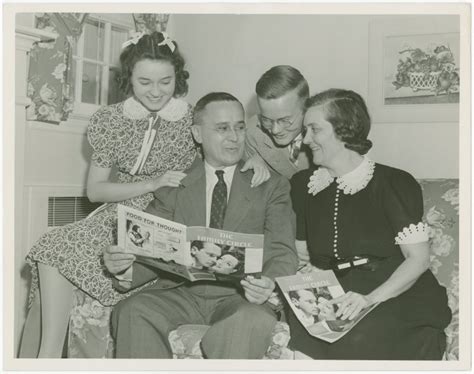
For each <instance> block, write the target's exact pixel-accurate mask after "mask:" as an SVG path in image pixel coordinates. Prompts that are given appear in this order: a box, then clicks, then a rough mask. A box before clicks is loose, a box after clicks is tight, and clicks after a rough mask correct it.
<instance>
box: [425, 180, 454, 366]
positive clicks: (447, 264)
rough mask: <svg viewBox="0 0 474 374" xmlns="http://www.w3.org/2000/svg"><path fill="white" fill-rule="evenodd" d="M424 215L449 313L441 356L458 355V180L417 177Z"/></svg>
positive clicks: (434, 263)
mask: <svg viewBox="0 0 474 374" xmlns="http://www.w3.org/2000/svg"><path fill="white" fill-rule="evenodd" d="M419 183H420V185H421V188H422V190H423V201H424V211H425V217H424V221H425V222H426V223H427V224H428V225H429V227H430V231H429V238H430V248H431V266H430V268H431V271H432V272H433V274H434V275H435V277H436V278H437V279H438V281H439V282H440V283H441V284H442V285H443V286H445V287H446V289H447V293H448V303H449V307H450V308H451V312H452V314H453V317H452V320H451V323H450V324H449V326H448V327H447V328H446V330H445V332H446V336H447V341H446V343H447V346H446V352H445V355H444V358H445V359H446V360H458V359H459V180H458V179H423V180H419Z"/></svg>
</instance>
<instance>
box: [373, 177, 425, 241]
mask: <svg viewBox="0 0 474 374" xmlns="http://www.w3.org/2000/svg"><path fill="white" fill-rule="evenodd" d="M385 179H386V180H385V181H384V182H385V183H383V186H384V187H383V189H384V191H383V195H382V199H383V206H384V211H385V214H386V216H387V218H388V220H389V222H390V225H391V226H392V230H393V233H394V241H395V243H396V244H413V243H421V242H425V241H427V240H428V234H427V232H428V229H427V226H426V225H425V224H424V223H423V222H422V218H423V195H422V192H421V187H420V185H419V184H418V182H417V181H416V180H415V178H413V176H411V175H410V174H409V173H407V172H405V171H402V170H398V169H391V170H390V172H387V173H386V178H385Z"/></svg>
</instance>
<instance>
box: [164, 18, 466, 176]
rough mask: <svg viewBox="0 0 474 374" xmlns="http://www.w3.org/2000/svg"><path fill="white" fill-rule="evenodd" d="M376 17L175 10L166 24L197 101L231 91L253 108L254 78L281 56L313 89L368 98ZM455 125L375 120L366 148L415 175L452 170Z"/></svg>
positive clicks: (455, 160)
mask: <svg viewBox="0 0 474 374" xmlns="http://www.w3.org/2000/svg"><path fill="white" fill-rule="evenodd" d="M376 18H380V17H377V16H346V15H338V16H331V15H298V16H296V15H292V16H287V15H173V16H172V17H171V19H170V24H169V28H168V31H169V34H170V35H171V36H172V37H174V38H175V39H176V40H177V41H178V42H179V45H180V48H181V49H182V51H183V53H184V54H185V56H186V57H187V61H188V70H189V72H190V74H191V78H190V80H189V83H190V92H189V95H188V100H189V101H190V102H191V103H195V102H196V100H197V99H199V97H201V96H202V95H204V94H206V93H208V92H210V91H216V90H224V91H229V92H231V93H233V94H234V95H236V96H237V97H238V98H240V99H241V100H242V102H243V103H244V104H245V105H246V107H247V112H248V115H252V114H254V113H255V112H256V107H255V98H254V94H253V93H254V89H255V83H256V81H257V80H258V78H259V77H260V75H261V74H262V73H263V72H264V71H266V70H267V69H268V68H270V67H271V66H273V65H278V64H290V65H293V66H295V67H297V68H298V69H300V71H301V72H302V73H303V74H304V75H305V77H306V78H307V80H308V82H309V83H310V88H311V92H313V93H314V92H317V91H320V90H324V89H327V88H330V87H340V88H348V89H352V90H355V91H357V92H359V93H360V94H361V95H362V96H363V97H365V98H367V97H368V80H369V71H368V55H369V43H368V39H369V23H370V22H371V21H372V20H375V19H376ZM385 18H387V17H385ZM390 18H392V19H393V18H396V17H390ZM398 18H399V19H402V18H403V17H402V16H400V17H398ZM458 127H459V126H458V124H457V123H435V124H433V123H429V124H428V123H425V124H402V123H393V124H387V123H384V124H382V123H380V124H379V123H374V124H373V129H372V131H371V135H370V139H371V140H372V141H373V142H374V147H373V149H372V151H371V153H370V156H371V157H372V158H373V159H374V160H376V161H378V162H381V163H386V164H389V165H392V166H395V167H399V168H402V169H405V170H407V171H409V172H411V173H412V174H414V175H415V176H416V177H418V178H442V177H451V178H456V177H458V161H459V160H458V148H459V147H458V137H459V132H458Z"/></svg>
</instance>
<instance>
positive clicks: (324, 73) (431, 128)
mask: <svg viewBox="0 0 474 374" xmlns="http://www.w3.org/2000/svg"><path fill="white" fill-rule="evenodd" d="M375 18H376V17H371V16H326V15H325V16H314V15H311V16H310V15H301V16H280V15H274V16H273V15H272V16H269V15H260V16H254V15H240V16H234V15H213V16H211V15H173V16H172V17H171V19H170V25H169V29H168V31H169V34H170V35H171V36H172V37H174V38H175V39H176V40H178V42H179V44H180V47H181V49H182V51H183V53H184V54H185V56H186V57H187V60H188V70H189V72H190V74H191V78H190V80H189V83H190V92H189V95H188V100H189V101H190V102H191V103H193V104H194V103H195V102H196V100H197V99H198V98H199V97H201V96H202V95H204V94H206V93H207V92H210V91H216V90H225V91H229V92H231V93H233V94H235V95H236V96H237V97H239V98H240V99H241V100H242V101H243V102H244V104H245V105H246V107H247V113H248V114H249V115H252V114H255V113H256V105H255V98H254V94H253V92H254V87H255V83H256V81H257V80H258V78H259V77H260V75H261V74H262V73H263V72H264V71H265V70H267V69H268V68H270V67H271V66H273V65H276V64H290V65H293V66H295V67H297V68H298V69H300V70H301V71H302V72H303V74H304V75H305V76H306V78H307V79H308V81H309V82H310V85H311V91H312V92H316V91H320V90H323V89H326V88H330V87H343V88H349V89H353V90H355V91H357V92H359V93H360V94H362V95H363V96H364V97H367V95H368V74H369V72H368V33H369V22H370V21H371V20H372V19H375ZM17 21H18V23H19V24H23V25H26V26H32V21H33V20H32V18H31V17H30V16H28V15H23V16H22V17H19V18H18V19H17ZM86 125H87V124H86V123H80V122H79V121H76V122H74V121H71V123H69V124H67V125H60V126H56V125H48V124H40V123H28V124H27V126H26V134H25V139H24V142H25V156H24V157H25V158H24V160H25V165H24V185H25V186H24V187H25V193H26V196H27V197H28V201H26V202H25V206H26V207H27V210H26V211H25V215H24V216H25V217H28V222H29V224H27V225H25V232H26V234H25V243H26V245H25V247H23V248H20V251H21V252H19V253H23V254H21V255H20V256H19V257H20V258H23V257H24V253H25V252H26V251H27V249H28V248H29V247H30V246H31V244H32V243H33V241H35V240H36V239H37V238H38V237H39V235H40V234H41V232H42V231H43V230H44V228H45V226H46V215H45V213H44V212H45V205H44V201H45V198H46V197H47V196H48V194H51V193H52V192H51V191H53V193H54V194H60V193H63V194H64V195H63V196H68V195H69V194H72V195H78V194H79V193H83V189H84V186H85V181H86V177H87V171H88V159H89V155H90V148H89V146H88V144H87V141H86V138H85V135H84V133H85V127H86ZM458 136H459V135H458V125H457V124H456V123H437V124H401V123H398V124H397V123H395V124H377V123H375V124H374V125H373V130H372V133H371V139H372V140H373V142H374V144H375V146H374V148H373V150H372V151H371V157H372V158H373V159H375V160H377V161H379V162H382V163H386V164H389V165H392V166H396V167H399V168H403V169H406V170H408V171H410V172H411V173H413V174H414V175H415V176H416V177H418V178H442V177H453V178H456V177H458ZM61 191H62V192H61ZM39 201H41V202H39ZM37 212H40V213H41V215H38V214H37ZM19 287H20V288H22V292H21V295H20V296H21V297H20V296H19V299H22V300H25V299H26V289H27V280H26V279H23V282H22V284H21V285H19ZM19 299H18V300H19ZM22 319H23V315H22V316H21V317H19V318H18V320H17V324H18V326H21V325H22Z"/></svg>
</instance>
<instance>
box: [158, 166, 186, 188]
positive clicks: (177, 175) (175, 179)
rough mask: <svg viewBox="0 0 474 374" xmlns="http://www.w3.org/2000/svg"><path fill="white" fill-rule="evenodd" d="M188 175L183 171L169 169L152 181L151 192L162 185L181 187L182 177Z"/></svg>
mask: <svg viewBox="0 0 474 374" xmlns="http://www.w3.org/2000/svg"><path fill="white" fill-rule="evenodd" d="M185 176H186V174H185V173H183V172H182V171H177V170H169V171H167V172H166V173H164V174H163V175H161V176H159V177H158V178H155V179H152V180H151V181H150V189H149V192H153V191H155V190H157V189H158V188H161V187H179V185H180V184H181V179H183V178H184V177H185Z"/></svg>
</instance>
